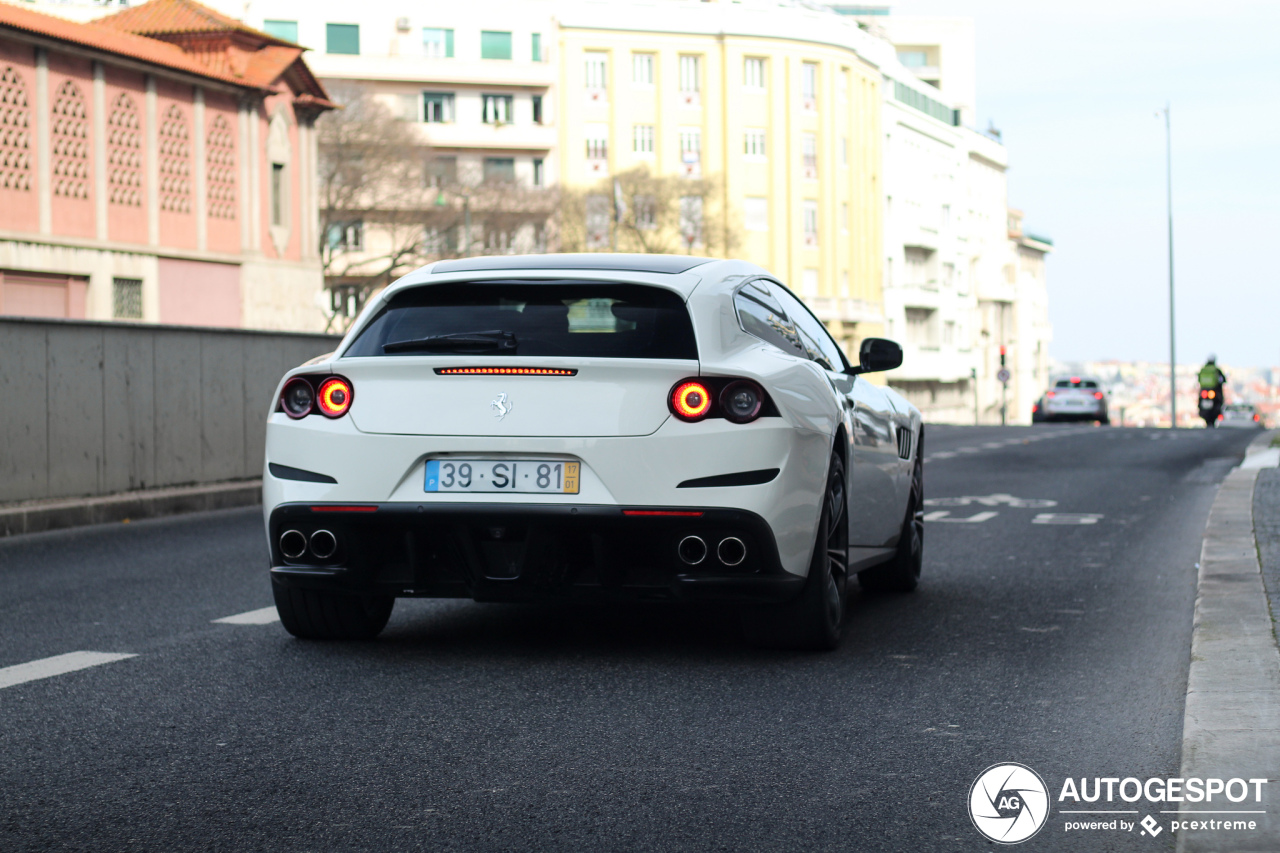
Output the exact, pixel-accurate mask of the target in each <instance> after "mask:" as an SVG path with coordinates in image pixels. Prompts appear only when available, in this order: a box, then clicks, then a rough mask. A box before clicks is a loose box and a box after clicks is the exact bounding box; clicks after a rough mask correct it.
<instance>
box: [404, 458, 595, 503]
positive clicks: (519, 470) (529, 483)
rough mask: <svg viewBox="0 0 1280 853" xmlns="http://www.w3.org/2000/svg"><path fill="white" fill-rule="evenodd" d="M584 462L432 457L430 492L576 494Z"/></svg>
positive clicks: (430, 463) (429, 471)
mask: <svg viewBox="0 0 1280 853" xmlns="http://www.w3.org/2000/svg"><path fill="white" fill-rule="evenodd" d="M581 464H582V463H580V462H563V461H559V460H556V461H551V460H547V459H455V458H449V459H429V460H427V481H426V484H425V487H424V488H425V490H426V491H428V492H525V493H533V494H552V495H576V494H577V493H578V485H579V483H578V471H579V469H580V467H581Z"/></svg>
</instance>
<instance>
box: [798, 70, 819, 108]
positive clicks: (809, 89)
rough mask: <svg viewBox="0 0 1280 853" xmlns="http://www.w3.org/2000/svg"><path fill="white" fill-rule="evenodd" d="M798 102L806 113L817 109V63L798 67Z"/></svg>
mask: <svg viewBox="0 0 1280 853" xmlns="http://www.w3.org/2000/svg"><path fill="white" fill-rule="evenodd" d="M800 101H801V106H802V108H803V109H804V110H806V111H808V112H813V111H814V110H816V109H817V108H818V63H816V62H804V63H801V65H800Z"/></svg>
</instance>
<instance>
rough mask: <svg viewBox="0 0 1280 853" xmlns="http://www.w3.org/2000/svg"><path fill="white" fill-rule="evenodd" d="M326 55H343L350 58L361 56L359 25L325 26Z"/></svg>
mask: <svg viewBox="0 0 1280 853" xmlns="http://www.w3.org/2000/svg"><path fill="white" fill-rule="evenodd" d="M324 45H325V46H324V50H325V53H342V54H347V55H349V56H359V55H360V25H359V24H325V25H324Z"/></svg>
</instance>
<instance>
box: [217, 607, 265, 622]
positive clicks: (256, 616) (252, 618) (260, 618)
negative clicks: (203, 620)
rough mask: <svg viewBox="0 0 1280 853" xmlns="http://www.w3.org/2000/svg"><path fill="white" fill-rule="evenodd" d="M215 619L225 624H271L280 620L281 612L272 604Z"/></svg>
mask: <svg viewBox="0 0 1280 853" xmlns="http://www.w3.org/2000/svg"><path fill="white" fill-rule="evenodd" d="M213 621H214V622H221V623H222V624H223V625H270V624H271V623H272V622H279V621H280V613H279V611H277V610H276V608H275V605H272V606H271V607H262V608H259V609H258V610H250V611H248V612H247V613H237V614H236V615H235V616H223V617H222V618H221V619H214V620H213Z"/></svg>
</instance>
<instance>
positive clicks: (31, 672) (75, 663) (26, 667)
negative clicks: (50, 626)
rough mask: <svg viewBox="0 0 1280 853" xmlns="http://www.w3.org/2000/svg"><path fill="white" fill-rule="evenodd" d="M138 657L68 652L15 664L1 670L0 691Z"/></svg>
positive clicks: (108, 653) (111, 653)
mask: <svg viewBox="0 0 1280 853" xmlns="http://www.w3.org/2000/svg"><path fill="white" fill-rule="evenodd" d="M136 657H137V655H131V654H117V653H114V652H67V653H66V654H65V655H55V656H54V657H51V658H41V659H40V660H33V661H29V662H27V663H19V664H14V665H13V666H6V667H5V668H4V669H0V689H4V688H5V687H13V686H14V685H15V684H25V683H26V682H28V681H38V680H40V679H41V678H52V677H53V676H55V675H65V674H66V673H68V672H75V671H76V670H79V669H88V668H89V667H92V666H101V665H102V664H104V663H115V662H116V661H118V660H124V659H125V658H136Z"/></svg>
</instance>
